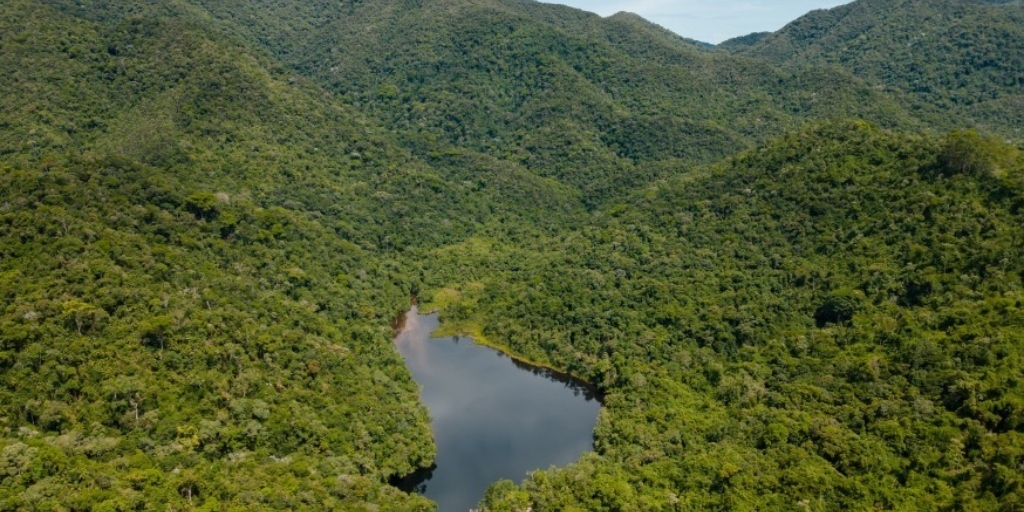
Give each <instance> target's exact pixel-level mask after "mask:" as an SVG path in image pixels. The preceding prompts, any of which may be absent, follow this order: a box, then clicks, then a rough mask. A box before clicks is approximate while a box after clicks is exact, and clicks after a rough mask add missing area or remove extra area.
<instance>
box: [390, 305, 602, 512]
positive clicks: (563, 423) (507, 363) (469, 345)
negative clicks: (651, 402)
mask: <svg viewBox="0 0 1024 512" xmlns="http://www.w3.org/2000/svg"><path fill="white" fill-rule="evenodd" d="M437 327H438V319H437V315H436V314H431V315H420V314H418V311H417V309H416V307H415V306H413V308H412V310H411V311H409V313H408V314H407V315H406V318H405V326H404V328H403V329H402V331H401V332H400V334H399V335H398V337H397V338H396V339H395V344H396V345H397V347H398V350H399V352H400V353H401V354H402V357H403V358H404V359H405V364H406V366H408V367H409V371H410V372H411V373H412V376H413V378H414V379H416V382H418V383H419V385H420V396H421V398H422V400H423V403H424V404H425V405H426V406H427V409H429V410H430V417H431V429H432V430H433V433H434V442H435V443H436V445H437V461H436V467H434V468H433V469H432V470H431V471H424V472H421V473H419V474H417V475H412V476H410V477H409V478H406V479H405V480H403V481H402V482H401V483H400V486H401V487H402V488H403V489H405V490H407V491H410V492H413V491H415V492H419V493H421V494H423V495H424V496H426V497H428V498H430V499H432V500H434V501H436V502H437V503H438V512H466V511H467V510H469V509H471V508H475V507H476V505H477V502H479V501H480V499H481V498H483V494H484V491H485V490H486V489H487V486H488V485H490V484H491V483H493V482H495V481H498V480H501V479H504V478H507V479H510V480H513V481H515V482H517V483H518V482H520V481H522V480H523V479H524V478H525V477H526V475H527V473H528V472H530V471H533V470H535V469H547V468H549V467H551V466H564V465H567V464H569V463H572V462H574V461H575V460H577V459H578V458H579V457H580V455H581V454H583V452H585V451H587V450H590V449H591V448H592V446H593V429H594V425H595V423H596V421H597V413H598V410H599V409H600V407H601V405H600V403H599V401H598V398H597V395H596V393H595V392H594V390H593V388H591V387H590V386H588V385H586V384H585V383H583V382H580V381H578V380H576V379H572V378H571V377H568V376H566V375H561V374H558V373H556V372H552V371H550V370H547V369H544V368H537V367H533V366H530V365H526V364H523V363H520V362H518V361H514V360H513V359H511V358H509V357H508V356H506V355H504V354H502V353H500V352H498V351H496V350H494V349H491V348H488V347H483V346H480V345H477V344H475V343H473V340H471V339H468V338H431V337H430V333H431V332H433V331H434V330H436V329H437Z"/></svg>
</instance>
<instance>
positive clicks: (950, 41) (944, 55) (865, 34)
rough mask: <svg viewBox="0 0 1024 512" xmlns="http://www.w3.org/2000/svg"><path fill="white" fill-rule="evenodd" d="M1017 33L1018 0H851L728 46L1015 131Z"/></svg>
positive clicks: (1022, 78)
mask: <svg viewBox="0 0 1024 512" xmlns="http://www.w3.org/2000/svg"><path fill="white" fill-rule="evenodd" d="M1022 40H1024V8H1022V6H1021V4H1020V2H984V1H978V0H907V1H898V2H894V1H889V0H860V1H857V2H852V3H850V4H847V5H844V6H841V7H837V8H835V9H830V10H821V11H814V12H812V13H810V14H808V15H807V16H804V17H803V18H800V19H799V20H797V21H794V22H793V23H791V24H789V25H788V26H787V27H785V28H784V29H782V30H780V31H779V32H777V33H775V34H772V35H770V36H768V37H765V38H763V39H762V40H761V41H759V42H757V43H755V44H753V45H742V46H733V47H731V48H729V49H730V50H733V51H738V52H740V53H741V54H743V55H749V56H757V57H762V58H766V59H768V60H771V61H773V62H776V63H779V64H782V65H785V66H806V65H808V64H810V65H832V66H835V67H838V68H842V69H844V70H849V71H852V72H853V73H854V74H856V75H857V76H860V77H862V78H865V79H868V80H870V81H872V82H874V83H877V84H878V85H879V87H884V88H890V89H893V90H896V91H900V92H901V93H903V94H905V95H906V96H907V98H908V99H911V100H912V101H914V102H916V103H918V104H919V105H929V106H933V107H939V108H941V109H942V110H943V111H944V112H946V113H947V115H948V116H951V117H952V118H954V119H957V120H959V122H960V123H961V124H962V125H967V124H968V123H970V122H974V123H977V124H978V125H980V126H983V127H984V128H985V129H987V130H991V131H997V132H1001V133H1004V134H1007V135H1010V136H1013V137H1020V135H1021V132H1020V127H1021V125H1022V124H1024V118H1022V117H1021V115H1022V114H1021V113H1022V112H1024V108H1021V106H1022V101H1024V95H1022V87H1024V47H1022V46H1021V44H1020V41H1022Z"/></svg>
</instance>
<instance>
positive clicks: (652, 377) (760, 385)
mask: <svg viewBox="0 0 1024 512" xmlns="http://www.w3.org/2000/svg"><path fill="white" fill-rule="evenodd" d="M986 144H988V145H987V146H986ZM966 148H970V149H966ZM964 151H966V153H965V152H964ZM966 161H970V162H972V163H970V164H966V165H964V162H966ZM1021 165H1022V162H1021V160H1020V158H1019V155H1018V153H1017V150H1016V149H1014V148H1011V147H1005V146H1001V145H999V144H998V143H992V142H985V141H984V140H983V139H980V138H978V137H977V136H976V135H974V134H970V133H963V134H954V135H951V136H950V137H949V138H948V139H946V140H942V141H936V140H932V139H929V138H917V137H901V136H896V135H892V134H888V133H885V132H883V131H880V130H878V129H877V128H873V127H870V126H868V125H864V124H862V123H840V124H835V125H830V126H827V127H824V128H821V129H815V130H810V131H805V132H798V133H796V134H793V135H791V136H788V137H786V138H784V139H782V140H779V141H777V142H776V143H773V144H771V145H768V146H766V147H764V148H761V149H759V150H757V151H755V152H751V153H748V154H745V155H743V156H741V157H738V158H736V159H734V160H732V161H731V162H729V163H728V164H725V165H723V166H721V167H717V168H715V169H713V170H711V171H709V173H708V174H707V175H703V176H700V177H689V178H683V179H674V180H669V181H667V182H666V183H664V184H660V185H658V186H657V187H654V188H651V189H649V190H645V191H642V192H640V193H638V194H636V195H635V196H634V197H633V198H632V200H631V201H629V202H626V203H622V204H620V205H616V206H614V207H611V208H609V209H608V210H607V211H606V212H603V213H602V215H600V216H598V217H596V218H595V222H594V224H593V225H591V226H589V227H588V228H587V229H586V230H583V231H581V232H576V233H572V234H563V235H560V236H558V237H555V238H553V239H543V240H540V241H538V243H537V244H536V245H531V246H529V247H514V248H513V247H503V248H501V249H500V250H495V249H491V250H489V251H488V250H481V249H480V246H479V245H478V246H477V251H476V252H474V251H472V250H470V248H467V249H466V250H460V251H458V252H457V253H454V254H448V253H445V255H447V256H448V257H449V258H451V259H452V261H444V260H442V259H441V257H443V256H444V255H440V256H439V258H438V260H440V261H441V263H440V265H441V267H449V266H454V265H458V264H461V265H463V266H464V267H465V268H464V269H463V270H460V271H459V272H458V273H457V274H458V275H473V272H474V270H475V269H476V268H477V267H483V266H486V267H487V268H488V269H489V270H487V271H484V272H481V273H479V276H480V277H477V276H474V277H473V278H474V279H475V281H473V282H469V283H466V284H465V285H462V286H456V287H453V288H452V289H451V290H449V291H447V292H446V294H445V295H446V296H447V297H449V299H448V300H449V301H451V302H450V304H449V305H448V306H447V307H446V308H445V309H444V311H445V313H446V315H445V321H447V322H449V323H450V325H453V326H455V328H456V329H458V328H459V326H460V324H461V325H462V326H463V327H461V330H465V331H467V332H472V333H479V335H481V336H482V337H484V338H485V339H487V340H488V341H489V342H491V343H493V344H496V345H500V346H505V347H508V348H509V349H510V350H512V351H514V352H516V353H521V354H524V355H526V356H527V357H530V358H531V359H537V360H540V361H542V362H547V363H549V364H552V365H554V366H557V367H563V368H567V369H569V370H571V371H573V372H574V373H577V374H579V375H583V376H586V377H587V378H589V379H591V380H592V381H593V382H597V383H599V384H600V385H601V386H602V388H603V389H605V390H607V391H608V397H607V401H606V405H607V409H606V411H605V414H604V415H603V416H602V420H601V422H600V424H599V426H598V428H597V432H596V443H597V454H596V455H595V456H594V457H591V458H587V459H585V460H584V461H582V462H581V463H580V464H578V465H577V466H575V467H572V468H569V469H564V470H553V471H549V472H543V473H535V474H534V475H533V476H532V477H531V479H530V480H528V481H527V482H526V486H525V489H526V490H527V491H528V492H529V494H528V495H529V499H530V501H531V502H532V503H534V504H536V505H537V508H538V509H541V510H566V509H571V508H572V507H580V508H582V509H586V510H675V509H677V508H681V509H693V508H696V509H708V508H711V509H718V508H740V509H746V508H750V509H771V510H779V509H794V510H799V509H800V505H799V504H800V503H805V504H806V505H807V506H808V507H810V508H811V509H836V510H845V509H851V508H857V507H859V506H861V504H863V503H872V504H875V506H876V507H880V508H884V509H890V508H891V509H921V510H939V509H968V510H997V509H1000V507H1002V508H1003V509H1006V510H1015V508H1013V507H1015V506H1016V505H1014V504H1019V503H1020V502H1021V499H1022V496H1021V494H1020V492H1021V486H1022V483H1024V482H1022V480H1021V477H1020V475H1021V472H1020V471H1019V468H1020V464H1021V463H1022V462H1024V450H1022V448H1024V445H1022V444H1021V443H1022V441H1024V438H1022V436H1021V426H1022V421H1024V392H1022V391H1024V390H1022V389H1021V388H1020V382H1019V376H1020V370H1021V369H1020V364H1021V362H1022V359H1021V358H1022V355H1024V354H1022V348H1024V347H1022V346H1021V339H1022V337H1024V331H1022V325H1024V323H1022V320H1024V309H1022V298H1024V297H1022V280H1021V277H1022V275H1024V274H1022V271H1024V267H1022V265H1021V261H1024V260H1022V258H1021V256H1022V255H1021V247H1022V245H1021V241H1022V239H1021V236H1022V232H1021V230H1020V225H1021V223H1022V220H1024V219H1022V218H1021V212H1020V208H1021V206H1022V205H1024V203H1022V201H1024V196H1022V192H1024V190H1022V189H1021V176H1022V175H1021V171H1022V169H1021ZM467 254H469V255H470V257H469V258H466V257H464V256H465V255H467ZM494 254H501V255H502V256H501V257H500V258H495V257H494ZM474 260H477V262H476V263H474ZM494 269H497V270H494ZM492 276H493V277H492ZM451 297H456V299H455V300H454V301H452V300H451ZM981 468H985V469H984V470H980V469H981ZM979 470H980V471H979ZM575 482H585V483H582V484H575ZM506 490H507V489H506ZM495 493H496V494H493V495H492V496H491V498H490V501H489V502H488V506H489V507H490V508H492V509H493V510H508V509H509V508H508V507H509V506H510V505H509V504H510V503H515V500H517V499H521V498H522V495H520V494H517V493H516V492H512V491H508V492H505V491H502V492H498V491H495ZM513 508H514V507H513Z"/></svg>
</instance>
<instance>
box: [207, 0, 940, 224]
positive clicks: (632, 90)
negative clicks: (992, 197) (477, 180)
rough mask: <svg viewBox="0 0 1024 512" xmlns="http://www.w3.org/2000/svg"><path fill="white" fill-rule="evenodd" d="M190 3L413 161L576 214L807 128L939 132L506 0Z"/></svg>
mask: <svg viewBox="0 0 1024 512" xmlns="http://www.w3.org/2000/svg"><path fill="white" fill-rule="evenodd" d="M196 3H198V4H201V5H202V6H203V7H205V8H206V9H208V11H209V13H211V15H213V16H215V17H217V18H218V19H229V20H232V22H233V27H235V28H234V30H235V31H236V32H237V33H239V34H243V37H246V38H248V39H249V40H250V41H252V42H253V43H254V44H257V45H259V46H261V47H263V48H265V49H266V50H267V51H269V52H271V53H272V54H273V55H274V56H276V57H277V58H278V59H280V60H281V61H282V62H284V63H286V64H287V65H288V66H290V67H291V68H293V69H294V70H296V71H297V72H299V73H301V74H303V75H304V76H307V77H310V78H312V79H313V80H315V81H316V82H317V83H318V84H319V85H320V86H321V87H324V88H325V89H326V90H328V91H331V92H332V93H334V94H335V95H337V96H338V97H339V98H343V99H344V101H346V102H348V103H350V104H352V105H356V106H358V108H359V109H360V110H362V111H363V112H366V113H368V114H369V115H371V116H373V117H374V118H376V119H378V120H379V121H380V122H381V123H382V124H383V125H385V126H387V127H388V128H389V129H391V130H393V131H394V133H395V134H396V135H397V136H398V137H399V139H400V140H401V141H402V143H403V145H404V146H405V147H407V148H410V149H412V150H413V151H414V152H416V153H417V154H420V155H424V156H428V157H429V155H431V154H436V153H444V152H446V151H448V150H449V149H451V148H456V149H458V150H459V151H469V152H475V153H483V154H486V155H488V156H489V157H491V158H497V159H499V160H501V161H504V162H508V163H510V164H514V165H517V166H520V167H522V168H524V169H526V170H527V171H529V172H531V173H533V174H536V175H539V176H543V177H549V178H552V179H555V180H557V181H559V182H560V183H563V184H565V185H567V186H571V187H575V188H578V189H580V190H581V191H582V193H583V198H584V200H585V201H586V202H587V204H588V206H591V207H593V206H594V205H596V204H600V203H602V202H604V201H605V200H606V199H607V198H608V197H609V196H616V195H618V194H620V193H621V192H622V191H623V190H626V189H628V188H630V187H632V186H638V185H642V184H644V183H646V182H649V181H651V180H652V179H655V178H656V177H658V176H661V175H663V174H665V173H670V172H673V171H672V169H678V168H680V167H685V166H687V165H691V164H692V163H695V162H711V161H714V160H716V159H719V158H721V157H723V156H725V155H728V154H731V153H733V152H735V151H738V150H741V149H745V148H749V147H751V146H752V145H753V144H755V143H757V142H758V141H763V140H765V139H766V138H767V137H768V136H770V135H772V134H774V133H778V132H779V131H780V130H782V129H785V128H787V127H795V126H798V125H799V124H800V123H802V122H805V121H806V120H808V119H819V120H820V119H829V118H834V117H837V116H856V117H862V118H866V119H870V120H872V121H874V122H877V123H880V124H882V125H885V126H890V127H896V126H904V127H908V128H920V127H923V126H942V124H943V123H945V121H946V118H945V117H943V116H941V115H940V113H939V112H938V111H931V112H929V111H928V110H927V109H924V110H922V111H921V112H916V113H911V112H909V111H908V110H906V109H905V108H904V107H903V106H901V103H900V101H899V100H898V99H896V98H893V97H890V96H888V95H885V94H881V93H879V92H877V91H875V90H874V89H873V88H871V87H870V86H868V85H867V84H865V83H863V82H862V81H861V80H858V79H856V78H855V77H853V76H852V75H850V74H848V73H842V72H840V73H836V72H834V71H828V72H823V71H820V70H814V69H805V70H801V71H799V72H780V71H778V70H776V69H775V68H774V67H773V66H772V65H769V64H767V63H764V62H760V61H757V60H752V59H747V58H737V57H733V56H730V55H727V54H725V53H721V52H709V51H708V50H707V48H705V47H704V46H702V45H698V44H696V43H693V42H692V41H688V40H685V39H683V38H681V37H677V36H673V35H671V34H669V33H666V32H665V31H664V30H661V29H659V28H658V27H656V26H654V25H651V24H649V23H646V22H642V21H640V20H638V19H637V17H635V16H631V15H627V14H620V15H616V16H611V17H609V18H607V19H602V18H600V17H598V16H596V15H593V14H590V13H585V12H583V11H579V10H576V9H571V8H568V7H563V6H556V5H548V4H541V3H536V2H522V1H511V0H474V1H465V0H459V1H454V0H427V1H423V2H406V1H400V0H378V1H373V2H352V3H346V4H344V7H343V8H334V7H332V6H333V5H334V4H333V3H332V4H318V3H308V2H298V1H295V0H287V1H283V2H252V3H250V4H246V6H245V7H241V8H236V7H235V6H229V5H228V4H225V3H222V2H202V1H200V2H196ZM352 27H361V28H360V29H359V30H352ZM950 127H952V126H950Z"/></svg>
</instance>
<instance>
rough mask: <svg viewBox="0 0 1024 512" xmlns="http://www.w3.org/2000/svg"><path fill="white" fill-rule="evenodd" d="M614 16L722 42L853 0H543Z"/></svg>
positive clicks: (697, 38) (710, 40) (697, 37)
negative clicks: (632, 15) (632, 16)
mask: <svg viewBox="0 0 1024 512" xmlns="http://www.w3.org/2000/svg"><path fill="white" fill-rule="evenodd" d="M542 1H545V2H547V3H554V4H563V5H570V6H572V7H576V8H578V9H583V10H585V11H590V12H596V13H597V14H600V15H601V16H610V15H612V14H615V13H617V12H619V11H628V12H633V13H636V14H639V15H640V16H643V17H644V18H647V19H648V20H650V21H653V22H654V23H657V24H658V25H661V26H663V27H665V28H667V29H669V30H671V31H673V32H675V33H677V34H679V35H681V36H683V37H688V38H690V39H696V40H698V41H704V42H706V43H713V44H718V43H720V42H722V41H725V40H726V39H730V38H733V37H736V36H742V35H746V34H749V33H751V32H766V31H769V32H774V31H776V30H778V29H780V28H782V27H783V26H784V25H786V24H787V23H789V22H791V21H793V20H795V19H797V18H799V17H800V16H803V15H804V14H807V12H809V11H812V10H814V9H825V8H829V7H835V6H837V5H842V4H845V3H849V1H850V0H542Z"/></svg>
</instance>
